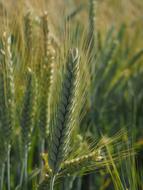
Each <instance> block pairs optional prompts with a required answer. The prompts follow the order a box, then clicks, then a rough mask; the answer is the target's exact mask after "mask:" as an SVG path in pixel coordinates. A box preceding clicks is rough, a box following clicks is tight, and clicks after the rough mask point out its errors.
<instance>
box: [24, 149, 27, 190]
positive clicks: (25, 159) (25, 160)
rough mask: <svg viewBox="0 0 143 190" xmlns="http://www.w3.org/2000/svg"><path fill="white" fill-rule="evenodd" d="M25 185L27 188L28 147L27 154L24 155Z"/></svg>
mask: <svg viewBox="0 0 143 190" xmlns="http://www.w3.org/2000/svg"><path fill="white" fill-rule="evenodd" d="M24 156H25V157H24V187H25V190H26V189H27V180H28V163H27V162H28V148H27V146H26V147H25V155H24Z"/></svg>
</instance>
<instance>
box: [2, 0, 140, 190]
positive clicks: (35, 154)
mask: <svg viewBox="0 0 143 190" xmlns="http://www.w3.org/2000/svg"><path fill="white" fill-rule="evenodd" d="M92 1H94V2H95V7H94V14H95V15H94V14H93V15H92V16H94V18H91V15H90V13H91V10H90V8H91V7H90V3H91V2H92ZM45 11H47V13H48V25H49V26H48V27H49V30H50V33H51V36H52V39H54V40H53V42H52V43H53V44H52V45H53V48H54V50H55V52H57V54H58V56H59V57H60V56H61V57H62V56H63V54H62V53H63V52H64V51H66V50H67V49H68V48H69V47H73V46H77V47H78V48H79V52H80V53H81V63H83V68H82V70H83V72H85V71H86V74H85V76H84V77H83V81H82V82H83V83H85V84H86V85H87V87H86V88H85V89H86V90H87V94H86V96H85V97H86V98H85V101H84V107H83V108H82V109H83V110H84V111H83V116H82V117H81V118H80V120H79V123H78V125H79V126H78V127H79V128H78V132H79V136H77V134H75V133H74V136H73V142H75V147H74V149H76V146H77V144H78V143H79V142H80V143H81V146H82V145H83V144H82V141H84V140H86V141H87V142H89V143H90V142H92V140H93V141H94V142H95V141H98V140H100V138H101V137H102V136H104V135H105V136H111V138H112V136H113V138H114V135H115V134H116V133H117V132H119V131H126V132H127V133H126V132H125V133H124V132H123V134H124V135H123V137H122V138H121V139H120V142H121V144H120V143H119V146H124V148H129V149H130V148H131V149H132V148H135V151H136V155H132V153H131V152H130V151H129V157H128V158H126V159H125V160H124V159H123V161H122V160H120V161H118V163H117V164H116V161H115V160H114V156H113V159H112V154H111V155H110V154H109V157H110V161H111V163H112V164H111V167H110V166H108V165H107V166H106V170H105V169H102V168H101V169H100V170H98V168H97V170H96V171H94V170H93V171H92V173H91V174H88V172H87V173H84V172H82V169H81V172H79V173H80V175H76V174H75V175H74V176H72V177H69V178H68V177H65V178H64V180H63V181H62V180H61V182H60V183H59V184H58V185H57V186H56V187H55V189H57V190H142V189H143V0H25V1H24V0H6V1H5V0H1V1H0V26H1V27H0V34H1V35H2V34H3V32H4V31H5V30H7V31H8V33H10V34H11V35H12V48H13V50H12V53H13V57H14V59H13V60H14V61H13V62H14V64H13V65H14V66H13V68H14V83H15V96H16V114H17V116H16V127H15V129H16V130H15V132H14V136H13V140H12V141H13V145H12V151H11V158H12V159H11V162H12V163H13V166H12V167H11V168H12V169H11V170H12V173H11V180H12V182H11V186H12V188H11V189H15V188H14V187H15V186H16V184H17V181H18V180H19V177H18V174H17V175H14V173H16V171H17V170H18V172H19V170H20V163H19V164H18V169H17V163H18V162H19V160H20V162H22V154H21V148H20V146H21V144H22V143H21V138H20V134H21V130H20V127H19V125H20V124H19V120H20V119H19V118H20V114H21V105H22V100H23V97H24V90H25V87H26V77H25V72H26V70H27V67H28V68H29V67H30V69H31V70H32V71H33V73H35V75H36V77H37V81H38V80H39V81H40V80H41V76H42V74H41V73H42V72H43V68H44V69H45V67H44V66H43V65H42V58H43V57H42V56H43V54H42V51H43V49H44V48H43V43H44V41H43V36H42V35H43V33H41V28H42V26H43V25H42V24H41V21H40V19H41V16H42V15H43V13H44V12H45ZM29 13H30V14H29ZM27 15H30V16H27ZM26 18H28V19H29V20H28V27H29V28H30V30H28V33H26V32H27V31H26V30H25V20H26ZM92 19H93V20H92ZM91 20H92V21H93V22H94V23H92V22H91ZM29 23H30V24H29ZM28 27H27V28H28ZM66 27H67V28H66ZM65 28H66V31H65ZM29 31H30V32H29ZM29 33H30V35H31V34H32V37H31V36H30V35H29ZM67 33H68V34H67ZM25 34H26V35H25ZM89 34H90V35H91V36H89ZM28 35H29V36H30V38H27V36H28ZM29 36H28V37H29ZM69 36H70V37H69ZM89 38H90V39H89ZM93 39H94V40H93ZM68 40H69V41H68ZM90 40H91V41H92V42H91V41H90ZM89 42H90V43H89ZM29 43H30V45H29ZM28 45H29V46H28ZM26 48H27V50H28V51H27V50H26V51H25V49H26ZM28 48H29V49H28ZM65 49H66V50H65ZM88 51H89V52H88ZM64 53H65V52H64ZM57 54H56V55H57ZM58 56H57V57H58ZM57 57H56V58H55V60H56V61H55V62H58V61H59V60H60V61H61V60H64V59H65V58H63V57H62V58H61V59H59V58H57ZM61 62H62V61H61ZM29 63H30V64H29ZM60 64H61V65H62V64H63V63H60ZM57 65H58V64H57ZM55 67H57V68H60V65H58V66H55ZM84 69H85V70H84ZM39 84H41V83H40V82H39V83H38V85H39ZM40 88H41V89H42V88H45V86H43V87H40ZM40 88H38V90H39V89H40ZM38 92H39V91H38ZM42 93H45V91H42ZM39 94H40V93H39ZM44 98H45V97H44ZM38 106H39V107H38ZM38 106H37V110H40V105H38ZM36 114H37V115H36V116H35V117H34V132H33V133H32V134H33V136H32V138H31V145H32V146H31V147H32V148H31V149H30V153H29V165H28V172H29V176H32V177H31V181H30V182H29V189H30V188H33V189H34V188H35V187H36V188H37V189H38V187H39V186H38V187H37V181H36V180H37V175H39V173H38V174H36V172H35V173H34V169H35V168H36V169H37V168H39V165H40V164H39V163H40V162H41V160H40V159H41V156H40V155H39V154H40V153H39V144H38V143H37V142H36V140H37V139H38V140H37V141H38V142H39V139H40V140H41V138H42V137H41V136H40V135H38V134H39V131H38V130H39V129H38V130H37V128H36V127H37V123H36V122H37V121H38V119H37V118H38V116H39V115H38V114H39V112H38V111H37V112H36ZM44 122H45V121H44ZM121 133H122V132H121ZM39 136H40V137H39ZM117 136H118V135H117ZM119 136H120V135H119ZM44 138H45V141H46V140H47V137H44ZM118 138H119V137H117V139H118ZM124 141H125V142H126V143H125V144H124ZM40 142H41V141H40ZM76 143H77V144H76ZM80 143H79V144H80ZM122 143H123V145H122ZM93 144H94V143H93ZM117 144H118V143H117ZM115 146H116V143H115ZM46 148H47V147H46ZM118 148H119V147H118ZM111 149H113V147H111ZM78 151H80V150H78ZM45 152H47V149H45ZM81 152H82V151H81ZM117 152H118V154H117V155H118V157H119V159H120V148H119V150H118V151H117ZM81 155H82V153H81ZM15 160H16V162H15ZM32 171H33V173H34V174H35V176H36V177H35V176H34V174H33V173H32ZM30 172H31V173H32V174H33V175H32V174H31V173H30ZM5 173H6V172H5ZM83 173H84V175H83ZM5 175H6V174H5ZM34 177H35V178H34ZM45 178H46V177H45ZM45 181H46V180H45V179H44V180H43V181H42V185H41V184H40V185H41V186H40V187H39V189H40V188H41V189H44V188H45V187H43V186H44V185H45ZM35 184H36V185H35ZM38 185H39V184H38ZM6 189H7V182H5V185H4V189H2V190H6ZM18 189H20V188H19V187H17V189H16V190H18ZM23 190H26V189H23Z"/></svg>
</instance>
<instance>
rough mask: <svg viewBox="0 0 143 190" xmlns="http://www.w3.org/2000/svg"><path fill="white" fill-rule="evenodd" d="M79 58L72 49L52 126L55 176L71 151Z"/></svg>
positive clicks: (51, 144)
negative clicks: (72, 120)
mask: <svg viewBox="0 0 143 190" xmlns="http://www.w3.org/2000/svg"><path fill="white" fill-rule="evenodd" d="M78 62H79V56H78V50H77V49H76V48H75V49H70V51H69V53H68V58H67V64H66V69H65V73H64V77H63V82H62V88H61V94H60V100H59V103H58V108H57V113H56V118H55V122H54V124H53V126H50V143H49V159H48V162H49V166H50V168H51V169H52V173H53V176H55V175H56V174H57V173H58V172H59V170H60V167H61V163H62V162H63V161H64V160H65V158H66V155H67V153H68V149H69V141H70V136H71V131H72V129H71V128H70V125H69V121H70V114H71V112H72V110H71V108H72V103H73V96H74V92H75V81H76V75H77V68H78Z"/></svg>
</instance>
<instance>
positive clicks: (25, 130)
mask: <svg viewBox="0 0 143 190" xmlns="http://www.w3.org/2000/svg"><path fill="white" fill-rule="evenodd" d="M34 111H35V86H34V76H33V74H32V72H31V70H30V69H29V71H28V74H27V84H26V90H25V94H24V99H23V107H22V113H21V121H20V125H21V132H22V141H23V145H24V147H25V146H26V147H27V146H28V145H29V143H30V140H31V132H32V129H33V117H34Z"/></svg>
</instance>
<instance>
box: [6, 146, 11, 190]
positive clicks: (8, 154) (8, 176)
mask: <svg viewBox="0 0 143 190" xmlns="http://www.w3.org/2000/svg"><path fill="white" fill-rule="evenodd" d="M10 150H11V147H10V145H9V146H8V151H7V189H8V190H10Z"/></svg>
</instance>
